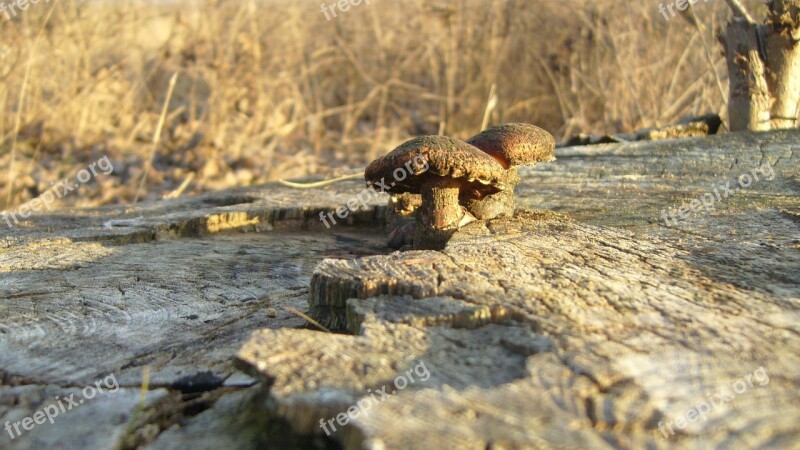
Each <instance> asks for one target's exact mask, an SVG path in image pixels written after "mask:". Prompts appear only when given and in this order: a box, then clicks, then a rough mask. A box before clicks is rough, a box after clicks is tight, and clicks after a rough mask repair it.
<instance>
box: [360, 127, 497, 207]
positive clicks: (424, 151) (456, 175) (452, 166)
mask: <svg viewBox="0 0 800 450" xmlns="http://www.w3.org/2000/svg"><path fill="white" fill-rule="evenodd" d="M426 165H427V166H428V168H427V170H425V166H426ZM504 172H505V171H504V169H503V167H502V166H501V165H500V164H499V163H498V162H497V161H496V160H495V159H494V158H492V157H491V156H489V155H488V154H486V153H484V152H482V151H480V150H479V149H477V148H475V147H473V146H472V145H469V144H467V143H466V142H464V141H460V140H458V139H453V138H450V137H446V136H422V137H417V138H414V139H411V140H410V141H407V142H405V143H404V144H402V145H401V146H399V147H397V148H396V149H394V150H392V151H391V152H389V153H388V154H387V155H385V156H383V157H381V158H378V159H376V160H375V161H372V162H371V163H370V164H369V165H368V166H367V169H366V170H365V171H364V178H365V179H366V180H367V185H368V186H369V185H372V186H375V187H384V188H385V187H387V186H388V190H386V191H385V192H388V193H390V194H399V193H403V192H412V193H419V192H420V191H421V189H422V185H423V184H425V183H427V182H430V181H438V180H437V179H448V178H449V179H452V180H455V181H456V182H457V183H458V184H459V185H460V186H461V187H462V188H468V189H470V190H474V191H476V192H477V193H479V194H480V195H489V194H494V193H496V192H499V191H503V190H506V189H509V188H510V187H511V186H508V184H507V183H506V181H505V177H504V176H503V174H504Z"/></svg>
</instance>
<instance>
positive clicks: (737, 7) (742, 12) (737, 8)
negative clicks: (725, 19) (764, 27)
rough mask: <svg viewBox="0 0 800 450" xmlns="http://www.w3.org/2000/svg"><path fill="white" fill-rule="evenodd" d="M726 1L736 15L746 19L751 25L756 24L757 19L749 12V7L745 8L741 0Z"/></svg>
mask: <svg viewBox="0 0 800 450" xmlns="http://www.w3.org/2000/svg"><path fill="white" fill-rule="evenodd" d="M725 3H727V4H728V6H730V8H731V10H733V15H734V16H736V17H739V18H742V19H744V20H745V21H746V22H747V23H749V24H751V25H755V23H756V21H755V20H753V17H752V16H751V15H750V14H749V13H748V12H747V9H745V7H744V5H742V2H740V1H739V0H725Z"/></svg>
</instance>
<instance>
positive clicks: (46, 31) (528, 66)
mask: <svg viewBox="0 0 800 450" xmlns="http://www.w3.org/2000/svg"><path fill="white" fill-rule="evenodd" d="M659 1H660V0H652V1H646V2H630V1H627V0H596V1H585V0H541V1H530V0H457V1H433V0H397V1H395V0H372V1H371V5H366V4H362V5H360V6H357V7H353V8H352V9H351V10H350V11H348V12H347V13H344V14H341V15H340V16H339V17H338V18H336V19H334V20H332V21H330V22H327V21H326V20H325V17H324V15H323V14H322V13H321V11H320V1H319V0H316V1H312V0H308V1H305V0H302V1H300V0H289V1H266V0H265V1H257V0H243V1H235V2H234V1H223V0H217V1H212V0H209V1H203V2H191V1H188V0H187V1H183V2H176V3H170V4H164V3H141V2H131V1H119V2H116V1H115V2H92V3H85V2H77V1H73V0H60V1H59V2H57V3H53V2H51V3H49V4H47V3H44V2H40V3H38V4H36V5H31V7H30V8H29V9H28V10H27V11H25V12H24V13H22V14H20V15H19V16H18V17H16V18H15V19H14V20H13V21H11V22H9V21H7V20H5V18H4V17H2V16H0V42H2V44H0V105H2V110H0V152H1V153H0V154H1V155H2V156H1V157H2V161H3V167H6V168H7V170H6V172H5V173H2V174H0V179H1V180H0V183H2V184H0V188H2V189H3V191H2V193H3V196H2V197H0V198H2V199H7V203H5V206H6V207H8V206H10V205H14V204H19V203H20V202H24V201H26V200H28V199H30V198H33V197H35V196H37V195H39V193H41V192H42V191H43V190H44V189H46V188H48V187H49V186H50V182H51V181H56V180H58V179H60V178H63V177H66V176H73V175H74V173H75V172H76V171H77V170H79V169H80V168H82V167H85V166H86V165H87V164H89V163H91V162H92V161H96V160H97V159H99V158H100V157H102V156H103V155H108V156H109V157H110V158H111V160H112V162H113V163H114V169H115V171H114V174H112V175H110V176H107V177H100V178H98V179H97V180H96V181H95V182H92V183H90V184H89V185H87V186H84V187H82V188H81V190H80V191H78V192H76V193H73V194H71V195H70V196H69V197H67V198H65V199H63V200H62V205H64V204H69V205H79V206H83V205H96V204H106V203H117V202H121V203H127V202H131V201H133V199H134V198H135V196H136V191H137V188H138V182H139V181H140V180H142V179H143V175H144V174H143V170H145V168H146V170H148V173H147V183H146V184H145V185H144V189H143V192H142V194H143V195H142V197H143V198H148V199H153V198H160V197H161V196H164V195H168V194H169V193H170V192H171V191H173V190H175V189H178V188H179V186H181V185H183V186H182V188H183V189H185V192H198V191H203V190H208V189H218V188H223V187H230V186H238V185H247V184H252V183H259V182H263V181H267V180H274V179H277V178H290V177H299V176H305V175H309V174H315V173H332V172H336V171H338V170H341V169H343V168H347V167H356V166H361V165H364V164H365V163H367V162H368V161H369V160H370V159H371V158H373V157H375V156H376V155H379V154H382V153H384V152H386V151H388V150H390V149H391V148H393V147H394V146H396V145H397V144H398V143H400V142H401V141H403V140H405V139H406V138H408V137H409V136H412V135H419V134H436V133H445V134H449V135H454V136H459V137H467V136H469V135H471V134H473V133H475V132H477V131H479V129H480V127H481V123H482V122H483V121H488V122H489V123H498V122H506V121H524V122H531V123H535V124H538V125H540V126H543V127H544V128H546V129H548V130H549V131H551V132H552V133H553V134H554V135H555V136H556V138H559V139H560V138H563V137H564V136H567V135H573V134H576V133H580V132H614V131H623V130H633V129H636V128H640V127H643V126H651V125H658V124H665V123H669V122H673V121H675V120H677V119H678V118H680V117H681V116H684V115H689V114H698V113H704V112H711V111H713V112H723V110H724V107H723V105H724V104H723V97H722V95H721V94H720V87H722V88H723V89H727V84H726V75H725V65H724V60H723V58H722V56H721V54H720V52H719V49H718V46H717V42H716V37H715V34H716V32H717V30H716V29H717V28H718V27H719V25H720V24H721V23H722V21H723V20H724V18H725V17H726V14H727V11H726V10H725V5H724V2H722V1H721V0H716V1H710V2H708V3H704V2H699V3H698V4H697V6H696V7H695V10H696V13H697V16H698V17H699V18H700V21H701V23H702V26H700V27H695V26H693V25H692V24H691V23H690V21H688V20H683V19H682V18H675V19H672V20H671V21H669V22H667V21H665V20H664V19H663V18H662V17H661V16H660V15H659V13H658V9H657V7H658V3H659ZM327 3H331V2H330V1H329V2H327ZM51 7H52V11H51ZM48 14H51V15H50V16H49V20H48ZM37 36H38V38H37ZM703 40H705V42H706V43H707V44H708V45H709V46H710V51H709V52H706V51H705V50H704V48H703V46H702V42H703ZM714 70H716V71H717V72H718V73H719V76H720V82H719V83H718V82H717V80H716V79H715V76H714ZM176 73H177V74H178V80H177V84H176V86H175V90H174V93H173V95H172V98H171V99H170V101H169V103H168V105H167V107H168V109H167V114H166V117H165V122H164V128H163V133H162V134H161V136H160V139H158V142H157V147H155V148H156V152H155V154H154V155H153V160H152V164H150V163H149V162H148V161H149V159H150V156H151V150H152V149H153V148H154V147H153V143H152V140H153V136H154V134H155V131H156V129H157V128H158V122H159V116H160V114H161V110H162V107H163V105H164V103H165V96H166V94H167V91H168V89H167V88H168V85H169V80H170V78H171V77H172V76H173V75H174V74H176ZM490 93H493V94H494V95H493V98H494V101H492V102H491V103H493V104H494V105H495V107H494V108H493V109H491V110H490V113H489V114H488V115H487V103H489V102H490ZM12 149H13V152H12ZM2 206H3V205H0V207H2Z"/></svg>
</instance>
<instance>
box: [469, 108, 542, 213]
mask: <svg viewBox="0 0 800 450" xmlns="http://www.w3.org/2000/svg"><path fill="white" fill-rule="evenodd" d="M467 143H469V144H471V145H473V146H475V147H477V148H478V149H480V150H481V151H483V152H485V153H487V154H488V155H491V156H492V157H493V158H494V159H495V160H497V162H498V163H499V164H500V165H501V166H503V168H504V169H507V170H506V173H505V175H504V177H505V178H504V182H505V183H506V184H508V185H509V186H510V187H511V188H510V189H508V190H504V191H501V192H498V193H496V194H493V195H489V196H486V197H483V198H470V197H469V196H462V197H461V199H460V200H461V203H462V204H463V205H464V206H465V207H466V208H467V211H469V212H470V213H471V214H473V215H474V216H475V218H477V219H480V220H489V219H494V218H497V217H503V216H511V215H513V214H514V187H515V186H516V185H517V183H519V174H518V173H517V166H534V165H536V163H537V162H547V161H555V159H556V158H555V147H556V142H555V139H553V136H552V135H551V134H550V133H548V132H547V131H545V130H543V129H541V128H539V127H537V126H534V125H530V124H527V123H506V124H503V125H497V126H494V127H491V128H487V129H486V130H483V131H482V132H480V133H479V134H477V135H475V136H473V137H471V138H469V140H467Z"/></svg>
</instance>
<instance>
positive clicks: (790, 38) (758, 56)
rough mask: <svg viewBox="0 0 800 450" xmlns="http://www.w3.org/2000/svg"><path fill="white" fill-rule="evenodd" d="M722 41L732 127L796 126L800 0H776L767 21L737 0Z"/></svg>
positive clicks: (730, 0) (799, 91) (799, 81)
mask: <svg viewBox="0 0 800 450" xmlns="http://www.w3.org/2000/svg"><path fill="white" fill-rule="evenodd" d="M728 4H729V5H730V6H731V9H732V10H733V12H734V18H733V19H732V20H731V21H730V22H728V25H727V28H726V30H725V35H724V36H723V37H722V39H721V41H722V45H723V47H724V51H725V55H726V58H727V61H728V77H729V80H730V91H729V96H730V98H729V101H728V116H729V122H730V127H729V128H730V130H731V131H741V130H751V131H766V130H770V129H785V128H795V127H797V125H798V102H800V46H798V41H800V19H799V17H800V0H772V1H770V2H769V4H768V6H769V12H768V14H767V20H766V24H765V25H759V24H757V23H756V22H755V21H754V20H753V19H752V18H751V16H750V15H749V14H748V13H747V11H746V10H745V9H744V7H743V6H742V5H741V3H740V2H738V1H737V0H728Z"/></svg>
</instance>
